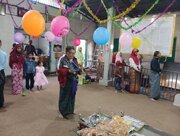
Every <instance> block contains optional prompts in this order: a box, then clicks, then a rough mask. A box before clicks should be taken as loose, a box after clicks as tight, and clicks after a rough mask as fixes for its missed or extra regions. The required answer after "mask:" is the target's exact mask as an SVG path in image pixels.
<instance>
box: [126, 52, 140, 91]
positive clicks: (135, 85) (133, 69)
mask: <svg viewBox="0 0 180 136" xmlns="http://www.w3.org/2000/svg"><path fill="white" fill-rule="evenodd" d="M138 52H139V50H138V49H133V50H132V53H131V55H130V58H129V65H130V71H129V74H130V90H129V91H130V92H131V93H139V89H140V71H141V64H140V60H139V58H138Z"/></svg>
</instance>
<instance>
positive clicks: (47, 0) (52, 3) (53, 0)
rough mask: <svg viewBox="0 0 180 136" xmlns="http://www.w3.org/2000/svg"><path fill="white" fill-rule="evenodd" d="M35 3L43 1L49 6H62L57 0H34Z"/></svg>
mask: <svg viewBox="0 0 180 136" xmlns="http://www.w3.org/2000/svg"><path fill="white" fill-rule="evenodd" d="M32 1H33V2H34V3H36V2H38V3H42V4H45V5H48V6H52V7H56V8H60V5H59V4H58V3H57V0H32Z"/></svg>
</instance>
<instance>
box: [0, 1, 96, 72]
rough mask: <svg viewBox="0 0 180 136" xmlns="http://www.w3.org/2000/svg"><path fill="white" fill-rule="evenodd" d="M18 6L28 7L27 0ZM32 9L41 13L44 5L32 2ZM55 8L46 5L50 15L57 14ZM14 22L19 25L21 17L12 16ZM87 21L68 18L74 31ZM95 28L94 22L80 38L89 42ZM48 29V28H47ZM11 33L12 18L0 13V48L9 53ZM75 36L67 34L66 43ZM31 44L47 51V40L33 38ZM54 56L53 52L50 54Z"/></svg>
mask: <svg viewBox="0 0 180 136" xmlns="http://www.w3.org/2000/svg"><path fill="white" fill-rule="evenodd" d="M21 1H22V0H11V1H9V3H10V4H12V5H16V4H17V3H19V2H21ZM3 2H4V3H5V2H6V0H3ZM19 7H24V8H26V9H28V7H29V5H28V3H27V1H25V2H24V3H22V4H21V5H19ZM32 7H33V9H36V10H38V11H40V12H41V13H44V12H45V6H44V5H42V4H36V5H34V4H33V6H32ZM57 11H58V10H57V9H55V8H52V7H48V12H49V14H50V15H53V16H56V15H57ZM13 17H14V19H15V21H16V23H17V24H18V25H19V26H20V25H21V18H20V17H17V16H13ZM88 22H89V21H88V20H87V19H85V17H83V18H82V20H81V19H80V18H79V17H77V18H71V19H70V23H71V28H72V29H73V30H74V31H75V32H80V31H82V29H83V28H85V26H87V23H88ZM47 28H49V24H47ZM94 29H95V24H92V25H91V26H90V27H89V29H88V30H87V31H86V32H85V33H84V34H83V35H81V36H80V37H79V38H80V39H86V40H87V44H88V43H89V42H91V41H92V34H93V31H94ZM47 30H49V29H47ZM13 35H14V24H13V22H12V19H11V17H10V15H5V16H1V15H0V39H1V40H2V43H3V47H2V49H3V50H4V51H5V52H6V53H7V54H9V53H10V52H11V49H12V44H13V43H14V40H13ZM74 38H76V37H75V35H74V34H72V33H71V32H70V33H69V34H68V36H67V40H66V41H67V42H65V43H68V45H72V40H73V39H74ZM33 44H34V45H35V46H36V47H40V48H42V49H43V51H44V52H45V53H48V42H44V40H37V39H34V40H33ZM52 55H53V56H54V54H52ZM51 65H53V66H52V68H53V69H54V68H55V67H56V66H55V65H56V63H55V61H54V59H53V61H52V64H51ZM5 72H6V75H10V73H11V71H10V68H9V66H7V68H6V70H5Z"/></svg>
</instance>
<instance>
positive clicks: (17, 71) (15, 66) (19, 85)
mask: <svg viewBox="0 0 180 136" xmlns="http://www.w3.org/2000/svg"><path fill="white" fill-rule="evenodd" d="M23 63H24V56H23V50H22V46H21V45H20V44H19V45H16V46H15V47H14V48H13V51H12V52H11V53H10V58H9V66H10V67H11V69H12V72H11V77H12V94H13V95H18V94H21V93H22V90H23Z"/></svg>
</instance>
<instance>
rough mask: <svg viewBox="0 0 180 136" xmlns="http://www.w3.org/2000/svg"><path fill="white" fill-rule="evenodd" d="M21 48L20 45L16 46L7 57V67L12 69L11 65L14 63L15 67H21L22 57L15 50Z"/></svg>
mask: <svg viewBox="0 0 180 136" xmlns="http://www.w3.org/2000/svg"><path fill="white" fill-rule="evenodd" d="M19 47H22V46H21V45H16V46H15V47H14V48H13V50H12V52H11V53H10V57H9V66H10V67H11V68H12V67H13V64H14V63H16V64H17V66H18V67H19V68H22V67H23V63H24V55H23V54H22V52H21V53H19V52H17V48H19Z"/></svg>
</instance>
